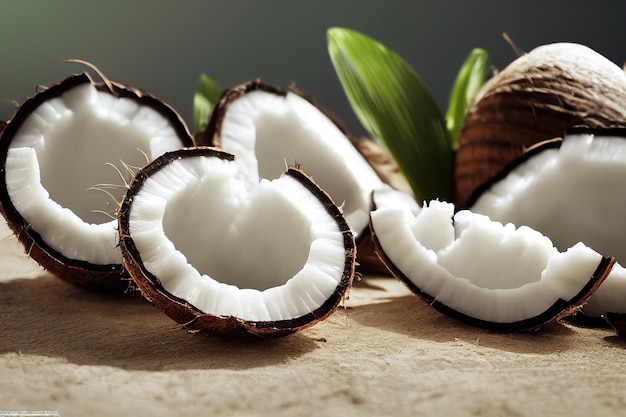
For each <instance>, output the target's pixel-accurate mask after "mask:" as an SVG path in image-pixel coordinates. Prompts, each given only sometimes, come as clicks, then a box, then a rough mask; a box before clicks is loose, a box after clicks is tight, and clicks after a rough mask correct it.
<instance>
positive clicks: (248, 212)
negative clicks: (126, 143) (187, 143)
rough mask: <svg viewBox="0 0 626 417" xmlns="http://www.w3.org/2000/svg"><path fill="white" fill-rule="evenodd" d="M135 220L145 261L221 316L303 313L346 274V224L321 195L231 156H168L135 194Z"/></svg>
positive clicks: (132, 229)
mask: <svg viewBox="0 0 626 417" xmlns="http://www.w3.org/2000/svg"><path fill="white" fill-rule="evenodd" d="M128 224H129V237H130V239H132V241H133V243H134V246H135V247H136V249H137V254H138V255H139V257H140V258H141V263H142V265H143V268H145V270H146V271H147V272H149V273H150V274H152V275H153V276H154V277H155V278H156V279H158V281H159V283H160V285H161V286H162V287H163V289H164V290H166V291H167V292H169V293H170V294H172V295H174V296H175V297H177V298H179V299H182V300H184V301H185V302H186V303H189V304H191V305H193V306H194V307H195V308H197V309H199V310H200V311H202V312H204V313H208V314H211V315H215V316H225V317H229V316H230V317H236V318H238V319H242V320H246V321H254V322H256V321H280V320H290V319H293V318H296V317H300V316H303V315H306V314H308V313H311V312H313V311H315V310H317V309H318V308H319V307H321V306H322V305H323V304H324V302H325V301H326V300H328V299H329V297H330V296H331V295H332V294H333V293H335V292H337V288H338V286H339V285H340V282H341V281H342V278H343V277H344V275H345V272H344V268H345V265H346V247H345V243H344V233H342V231H341V229H340V227H339V226H338V223H337V220H336V219H335V218H334V217H332V216H331V215H330V214H329V213H328V210H327V208H326V207H325V206H324V205H323V204H322V203H321V202H320V200H319V199H318V197H317V196H315V195H314V194H313V193H311V192H310V191H309V189H308V188H307V187H306V186H304V185H303V184H302V183H301V182H300V181H298V180H296V179H294V178H293V177H291V176H281V177H279V178H278V179H275V180H272V181H269V180H261V181H260V182H255V181H251V180H250V179H249V178H248V177H247V174H245V173H242V172H241V171H240V170H239V166H238V165H237V164H235V163H233V162H232V161H227V160H222V159H219V158H214V157H205V156H193V157H188V158H183V159H178V160H174V161H172V162H170V163H168V165H167V166H165V167H163V168H161V169H160V170H159V171H157V172H155V173H154V174H152V175H150V176H149V177H148V178H147V179H146V180H145V182H144V184H143V185H142V187H141V189H140V190H139V191H138V192H137V193H136V194H135V195H134V196H133V198H132V203H131V206H130V214H129V221H128ZM346 227H347V226H346ZM347 232H348V233H349V231H347Z"/></svg>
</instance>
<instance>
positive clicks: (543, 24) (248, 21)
mask: <svg viewBox="0 0 626 417" xmlns="http://www.w3.org/2000/svg"><path fill="white" fill-rule="evenodd" d="M334 26H341V27H346V28H350V29H354V30H358V31H360V32H362V33H364V34H367V35H369V36H371V37H373V38H374V39H376V40H378V41H380V42H382V43H383V44H385V45H386V46H388V47H389V48H391V49H393V50H394V51H395V52H397V53H398V54H399V55H400V56H402V57H403V58H404V59H405V60H406V61H408V62H409V63H410V64H411V65H412V66H413V67H414V68H415V70H416V71H417V72H418V73H419V74H420V76H421V77H422V79H423V80H424V81H425V82H426V84H427V85H428V86H429V87H430V89H431V91H432V92H433V95H434V96H435V99H436V100H437V102H438V103H439V105H440V107H441V108H442V111H443V110H444V109H445V107H446V105H447V100H448V94H449V91H450V88H451V86H452V83H453V81H454V78H455V76H456V73H457V71H458V68H459V66H460V65H461V63H462V62H463V60H464V59H465V57H466V56H467V54H468V53H469V52H470V50H471V49H472V48H474V47H482V48H485V49H487V50H488V52H489V53H490V57H491V58H490V60H491V64H492V65H493V66H495V67H498V68H502V67H504V66H505V65H506V64H507V63H508V62H510V61H511V60H513V59H514V58H515V57H516V54H515V52H514V51H513V49H512V48H511V46H510V45H509V44H508V43H507V42H506V41H505V40H504V39H503V36H502V34H503V32H506V33H507V34H508V35H509V36H510V37H511V38H512V39H513V40H514V41H515V43H516V44H517V45H518V46H519V47H520V48H521V49H523V50H526V51H529V50H531V49H532V48H534V47H536V46H538V45H540V44H544V43H550V42H557V41H570V42H578V43H583V44H586V45H587V46H590V47H591V48H593V49H595V50H597V51H598V52H600V53H602V54H603V55H605V56H607V57H608V58H609V59H611V60H612V61H614V62H616V63H618V64H619V65H620V66H621V65H622V64H623V62H624V61H626V46H625V45H623V44H622V42H624V41H625V40H626V2H624V1H621V0H619V1H618V0H613V1H609V0H601V1H594V2H591V1H582V0H558V1H545V0H544V1H524V2H521V1H484V0H483V1H480V0H479V1H465V0H452V1H434V0H429V1H393V0H385V1H384V2H383V1H380V0H378V1H373V0H361V1H359V2H356V1H350V2H349V1H341V0H332V1H329V0H317V1H315V2H313V1H310V2H304V1H300V2H298V1H289V0H272V1H252V0H230V1H219V2H218V1H200V0H185V1H165V0H134V1H128V0H124V1H121V0H107V1H98V2H96V1H88V0H57V1H32V0H20V1H8V0H0V34H1V37H0V39H1V40H0V57H2V59H1V61H0V62H1V65H0V119H5V120H6V119H8V118H10V117H11V115H12V114H13V112H14V111H15V108H16V107H15V106H16V104H15V103H16V102H17V103H21V102H23V101H24V100H25V99H26V98H27V97H29V96H31V95H32V94H33V93H34V92H35V89H36V87H37V86H38V85H42V86H46V85H50V84H54V83H56V82H58V81H61V80H62V79H63V78H65V77H66V76H67V75H69V74H71V73H75V72H81V71H83V69H84V68H82V67H81V66H80V65H77V64H68V63H64V62H63V60H64V59H67V58H78V59H83V60H87V61H90V62H92V63H93V64H95V65H96V66H98V67H99V68H100V69H101V70H102V71H103V72H104V73H105V74H106V75H107V76H108V77H109V78H110V79H112V80H114V81H118V82H121V83H124V84H127V85H130V86H133V87H139V88H142V89H144V90H147V91H148V92H150V93H152V94H153V95H156V96H158V97H159V98H161V99H162V100H164V101H166V102H167V103H169V104H170V105H172V106H173V107H174V108H176V109H177V110H178V111H179V113H181V115H182V116H183V118H185V119H186V120H187V121H188V123H190V124H191V122H192V114H193V113H192V97H193V93H194V92H195V90H196V88H197V86H198V76H199V74H200V73H202V72H204V73H206V74H208V75H209V76H211V77H212V78H213V79H215V80H216V81H217V82H218V83H219V84H220V86H221V87H222V88H228V87H232V86H235V85H237V84H239V83H242V82H245V81H248V80H252V79H255V78H262V79H263V80H265V81H267V82H269V83H272V84H275V85H278V86H281V87H288V86H289V85H290V84H292V83H295V84H296V85H297V86H298V87H299V88H300V89H302V90H304V91H305V92H307V93H309V94H310V95H312V96H314V97H317V99H318V100H319V101H320V102H321V103H322V104H323V105H324V106H325V107H327V108H328V109H329V110H331V111H332V112H334V113H335V114H336V115H337V116H338V117H339V119H341V120H343V122H344V123H345V124H346V126H347V127H348V128H349V129H350V130H352V131H353V133H357V134H360V133H362V129H361V127H360V125H359V123H358V121H357V120H356V117H355V116H354V115H353V113H352V111H351V109H350V107H349V105H348V102H347V100H346V98H345V95H344V93H343V90H342V88H341V85H340V84H339V81H338V79H337V77H336V75H335V72H334V69H333V67H332V64H331V61H330V58H329V57H328V53H327V49H326V30H327V29H328V28H330V27H334Z"/></svg>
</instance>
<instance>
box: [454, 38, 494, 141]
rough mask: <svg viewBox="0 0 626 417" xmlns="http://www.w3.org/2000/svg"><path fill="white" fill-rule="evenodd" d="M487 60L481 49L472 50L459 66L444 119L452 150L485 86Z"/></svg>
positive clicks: (485, 52)
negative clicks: (479, 93) (468, 114)
mask: <svg viewBox="0 0 626 417" xmlns="http://www.w3.org/2000/svg"><path fill="white" fill-rule="evenodd" d="M488 60H489V54H488V53H487V51H485V50H484V49H481V48H475V49H473V50H472V51H471V52H470V54H469V56H468V57H467V58H466V60H465V62H464V63H463V65H462V66H461V69H460V70H459V74H458V75H457V78H456V80H455V82H454V86H453V87H452V91H451V93H450V99H449V101H448V110H447V111H446V116H445V119H446V127H447V129H448V132H449V135H450V141H451V146H452V149H454V150H456V149H457V148H458V146H459V143H458V139H459V135H460V133H461V129H462V128H463V122H464V121H465V116H466V115H467V112H468V111H469V109H470V107H471V106H472V104H473V103H474V100H475V99H476V96H477V95H478V92H479V91H480V89H481V88H482V86H483V85H484V84H485V79H486V77H487V62H488Z"/></svg>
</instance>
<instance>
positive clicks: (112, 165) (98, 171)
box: [0, 73, 192, 291]
mask: <svg viewBox="0 0 626 417" xmlns="http://www.w3.org/2000/svg"><path fill="white" fill-rule="evenodd" d="M191 145H192V140H191V136H190V133H189V132H188V130H187V128H186V126H185V124H184V123H183V121H182V119H181V118H180V117H179V116H178V114H177V113H176V112H175V111H174V110H172V109H171V108H170V107H169V106H167V105H166V104H164V103H163V102H161V101H160V100H158V99H157V98H155V97H153V96H150V95H148V94H145V93H142V92H139V91H138V90H134V89H131V88H128V87H125V86H123V85H121V84H117V83H112V82H110V81H108V80H107V81H106V82H101V83H99V82H95V81H94V80H92V78H91V77H90V76H89V75H88V74H86V73H83V74H78V75H73V76H70V77H68V78H67V79H65V80H64V81H62V82H60V83H59V84H56V85H54V86H52V87H50V88H47V89H46V90H44V91H41V92H39V93H38V94H36V95H35V96H34V97H32V98H30V99H29V100H27V101H26V102H24V103H23V104H22V105H21V106H20V107H19V109H18V110H17V112H16V113H15V115H14V116H13V118H12V119H11V120H10V121H9V122H8V124H7V125H6V127H5V128H4V130H3V131H2V134H1V136H0V162H1V169H0V209H1V210H0V211H1V212H2V214H3V215H4V217H5V218H6V220H7V224H8V225H9V227H10V228H11V230H13V232H14V233H15V234H16V235H17V237H18V239H19V240H20V241H21V242H22V244H23V245H24V247H25V248H26V251H27V253H28V254H29V255H30V256H31V257H32V258H33V259H35V260H36V261H37V262H39V263H40V264H41V265H42V266H43V267H44V268H46V269H47V270H48V271H50V272H52V273H53V274H55V275H57V276H59V277H60V278H63V279H65V280H67V281H69V282H72V283H74V284H77V285H80V286H83V287H87V288H91V289H97V290H105V291H108V290H111V291H118V290H124V289H125V288H127V286H128V283H129V280H128V275H127V274H126V273H125V271H124V269H123V267H122V256H121V253H120V251H119V248H117V231H116V227H117V220H116V219H115V215H116V211H117V208H118V204H119V202H120V201H121V200H122V197H123V195H124V192H125V190H126V184H125V180H126V178H125V177H127V176H128V175H129V172H130V171H132V170H133V168H130V167H141V166H143V165H145V164H146V163H147V162H148V161H150V160H153V159H154V158H156V157H157V156H159V155H161V154H162V153H164V152H166V151H170V150H174V149H178V148H181V147H183V146H191Z"/></svg>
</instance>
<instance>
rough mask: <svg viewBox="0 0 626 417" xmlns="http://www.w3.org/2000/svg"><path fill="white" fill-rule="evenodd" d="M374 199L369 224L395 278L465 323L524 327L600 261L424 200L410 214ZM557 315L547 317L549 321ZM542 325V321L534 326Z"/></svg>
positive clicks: (568, 295)
mask: <svg viewBox="0 0 626 417" xmlns="http://www.w3.org/2000/svg"><path fill="white" fill-rule="evenodd" d="M382 197H384V196H378V197H376V199H375V201H376V205H377V207H376V209H375V210H374V211H373V212H372V213H371V225H372V229H373V232H374V233H375V235H376V239H377V242H378V245H379V247H380V248H381V250H382V252H383V253H384V256H385V257H386V258H387V259H388V262H389V263H390V264H392V265H393V269H395V271H396V274H399V275H401V277H402V279H403V280H404V281H405V282H408V284H409V287H410V288H412V289H413V290H414V291H417V292H418V293H419V294H421V295H423V296H425V298H426V299H427V300H429V301H430V302H432V303H433V304H437V305H438V306H439V307H443V308H444V309H445V310H446V311H447V312H450V311H451V312H453V313H454V315H456V316H457V318H461V319H462V320H466V321H469V322H470V323H472V324H476V325H480V326H484V327H491V325H492V324H494V326H495V327H496V328H503V329H507V328H508V327H507V326H503V325H508V324H511V325H512V326H511V327H510V329H511V330H514V329H515V324H516V323H520V324H523V325H525V324H528V323H532V321H533V320H534V319H535V318H538V317H541V316H542V315H544V314H545V313H546V312H548V311H550V310H552V309H553V308H554V307H553V306H555V305H557V304H558V303H560V302H561V301H560V300H564V301H566V302H567V301H570V300H573V299H574V298H576V297H577V296H578V294H579V293H580V292H581V291H582V290H583V289H584V288H585V287H586V286H587V285H589V282H590V280H592V277H593V276H594V275H595V274H596V270H597V269H598V268H599V265H600V264H601V261H602V260H603V257H602V256H601V255H600V254H598V253H597V252H595V251H594V250H592V249H590V248H588V247H586V246H585V245H583V244H581V243H579V244H576V245H574V246H573V247H571V248H569V249H567V250H566V251H565V252H559V250H558V249H556V248H555V247H554V246H553V244H552V242H551V241H550V239H548V238H547V237H546V236H544V235H542V234H540V233H539V232H537V231H535V230H533V229H531V228H529V227H525V226H522V227H519V228H516V227H515V226H513V225H512V224H506V225H503V224H502V223H499V222H494V221H491V220H490V219H489V218H488V217H486V216H483V215H480V214H476V213H472V212H470V211H467V210H463V211H459V212H458V213H456V214H454V206H453V205H452V204H449V203H445V202H440V201H431V202H430V203H429V204H428V205H426V204H425V205H424V207H422V208H421V209H420V210H419V211H418V212H417V214H415V213H414V212H412V211H411V208H410V207H409V206H408V205H405V204H402V203H400V202H398V201H397V200H393V199H391V201H390V200H389V199H387V198H382ZM557 313H561V312H557V311H555V312H554V313H553V314H554V315H555V316H556V314H557ZM536 324H542V323H536Z"/></svg>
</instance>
